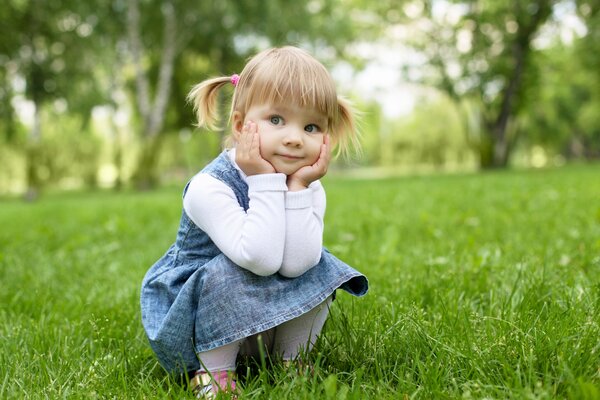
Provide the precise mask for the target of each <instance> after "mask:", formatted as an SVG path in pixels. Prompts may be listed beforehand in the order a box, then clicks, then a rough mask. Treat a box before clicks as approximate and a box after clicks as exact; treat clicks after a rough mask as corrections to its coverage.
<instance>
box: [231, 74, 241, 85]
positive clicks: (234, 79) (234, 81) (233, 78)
mask: <svg viewBox="0 0 600 400" xmlns="http://www.w3.org/2000/svg"><path fill="white" fill-rule="evenodd" d="M239 81H240V76H239V75H238V74H233V75H231V83H232V84H233V86H237V84H238V82H239Z"/></svg>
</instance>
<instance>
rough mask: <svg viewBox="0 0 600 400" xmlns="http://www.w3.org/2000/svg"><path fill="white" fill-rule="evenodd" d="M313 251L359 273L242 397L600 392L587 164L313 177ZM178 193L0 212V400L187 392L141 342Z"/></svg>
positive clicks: (597, 242) (596, 238)
mask: <svg viewBox="0 0 600 400" xmlns="http://www.w3.org/2000/svg"><path fill="white" fill-rule="evenodd" d="M325 184H326V187H327V190H328V209H327V215H326V233H325V243H326V245H327V246H328V247H329V249H330V250H331V251H332V252H334V253H335V254H336V255H338V256H339V257H340V258H342V259H343V260H345V261H347V262H348V263H350V264H351V265H353V266H355V267H356V268H358V269H359V270H361V271H363V272H364V273H365V274H367V275H368V277H369V280H370V284H371V288H370V293H369V294H368V295H367V296H366V297H364V298H362V299H353V298H351V297H350V296H349V295H347V294H345V293H340V295H339V296H338V300H337V301H336V302H335V303H334V306H333V310H332V314H331V317H330V319H329V321H328V323H327V325H326V327H325V330H324V336H323V337H322V338H321V340H320V342H319V343H318V346H317V348H316V349H315V351H314V352H313V353H312V357H313V360H314V362H315V363H316V372H315V374H314V375H312V376H308V377H307V376H299V375H297V374H294V373H293V371H286V370H284V369H282V368H280V367H275V368H274V369H272V370H262V371H258V372H257V373H255V374H253V375H251V376H250V377H249V378H248V379H247V380H246V381H245V382H243V384H242V395H241V396H240V398H256V399H262V398H276V399H281V398H300V399H312V398H331V399H344V398H348V399H365V398H373V399H382V398H390V399H409V398H422V399H431V398H477V399H482V398H492V399H500V398H502V399H504V398H514V399H522V398H532V399H546V398H572V399H598V398H600V327H599V321H600V166H599V165H596V166H575V167H568V168H564V169H558V170H540V171H526V172H497V173H486V174H481V175H464V176H463V175H461V176H427V177H412V178H400V179H388V180H373V181H360V180H347V179H334V178H328V179H326V180H325ZM180 199H181V197H180V189H179V188H178V189H163V190H160V191H157V192H153V193H141V194H140V193H123V194H116V195H115V194H111V193H105V192H99V193H77V194H60V195H47V196H46V197H43V198H42V200H41V201H39V202H37V203H35V204H24V203H21V202H19V201H16V200H3V201H0V398H3V399H4V398H19V399H20V398H50V399H55V398H101V399H104V398H118V399H128V398H186V396H188V397H189V398H191V396H190V395H189V394H187V392H186V391H185V389H183V388H182V387H181V386H180V385H179V384H178V382H177V381H176V379H174V378H171V377H169V376H167V375H165V373H164V372H163V371H162V370H161V369H160V367H159V366H158V364H157V362H156V360H155V359H154V357H153V354H152V352H151V351H150V348H149V347H148V345H147V343H146V339H145V337H144V333H143V329H142V327H141V322H140V313H139V306H138V296H139V287H140V282H141V279H142V277H143V275H144V273H145V272H146V270H147V268H148V267H149V266H150V265H151V264H152V263H153V262H154V261H155V260H156V259H157V258H158V257H159V256H160V255H161V254H162V253H163V252H164V251H165V250H166V248H167V247H168V246H169V245H170V243H171V242H172V240H173V239H174V237H175V231H176V228H177V224H178V219H179V215H180V212H181V209H180V204H181V200H180Z"/></svg>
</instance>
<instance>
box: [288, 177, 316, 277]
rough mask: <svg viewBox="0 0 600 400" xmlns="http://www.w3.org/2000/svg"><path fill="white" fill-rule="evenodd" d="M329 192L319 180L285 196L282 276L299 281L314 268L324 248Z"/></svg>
mask: <svg viewBox="0 0 600 400" xmlns="http://www.w3.org/2000/svg"><path fill="white" fill-rule="evenodd" d="M325 205H326V197H325V190H324V189H323V186H322V185H321V183H320V182H319V181H315V182H313V183H312V184H311V185H310V186H309V187H308V188H307V189H305V190H300V191H297V192H287V193H286V194H285V219H286V223H285V227H286V231H285V245H284V252H283V262H282V265H281V269H280V270H279V273H280V274H281V275H283V276H285V277H288V278H295V277H298V276H300V275H302V274H304V273H305V272H306V271H308V270H309V269H311V268H312V267H314V266H315V265H316V264H317V263H318V262H319V260H320V259H321V251H322V248H323V217H324V215H325Z"/></svg>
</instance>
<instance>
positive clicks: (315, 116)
mask: <svg viewBox="0 0 600 400" xmlns="http://www.w3.org/2000/svg"><path fill="white" fill-rule="evenodd" d="M271 109H272V110H273V111H275V112H278V113H282V114H285V113H294V110H293V109H292V108H290V107H286V106H271ZM308 119H309V120H311V121H313V122H316V123H317V125H321V127H323V126H326V125H327V121H328V118H327V116H326V115H323V114H321V113H320V112H310V114H309V118H308Z"/></svg>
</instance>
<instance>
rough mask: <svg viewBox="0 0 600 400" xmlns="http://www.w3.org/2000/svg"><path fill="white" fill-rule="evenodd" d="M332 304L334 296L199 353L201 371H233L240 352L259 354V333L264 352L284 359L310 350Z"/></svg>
mask: <svg viewBox="0 0 600 400" xmlns="http://www.w3.org/2000/svg"><path fill="white" fill-rule="evenodd" d="M330 304H331V297H329V298H328V299H327V300H325V301H324V302H323V303H321V304H319V305H318V306H317V307H315V308H313V309H312V310H310V311H309V312H307V313H305V314H302V315H301V316H299V317H298V318H294V319H292V320H290V321H287V322H284V323H283V324H281V325H279V326H276V327H275V328H273V329H269V330H268V331H265V332H262V333H258V334H256V335H252V336H250V337H247V338H244V339H240V340H237V341H235V342H232V343H229V344H226V345H225V346H221V347H217V348H215V349H212V350H209V351H203V352H201V353H198V358H199V359H200V361H201V365H202V367H201V369H200V371H233V370H235V366H236V359H237V357H238V354H239V355H242V356H245V357H258V356H259V354H260V352H259V349H258V344H259V341H258V337H259V336H260V337H261V339H262V342H263V346H264V349H265V354H270V353H274V354H276V355H278V356H280V357H281V359H283V360H293V359H294V358H296V357H297V356H298V354H300V352H301V351H303V350H305V351H307V352H308V351H310V350H311V349H312V346H313V345H314V343H315V341H316V340H317V337H318V336H319V334H320V333H321V329H323V325H324V324H325V320H326V319H327V315H328V314H329V305H330Z"/></svg>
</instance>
